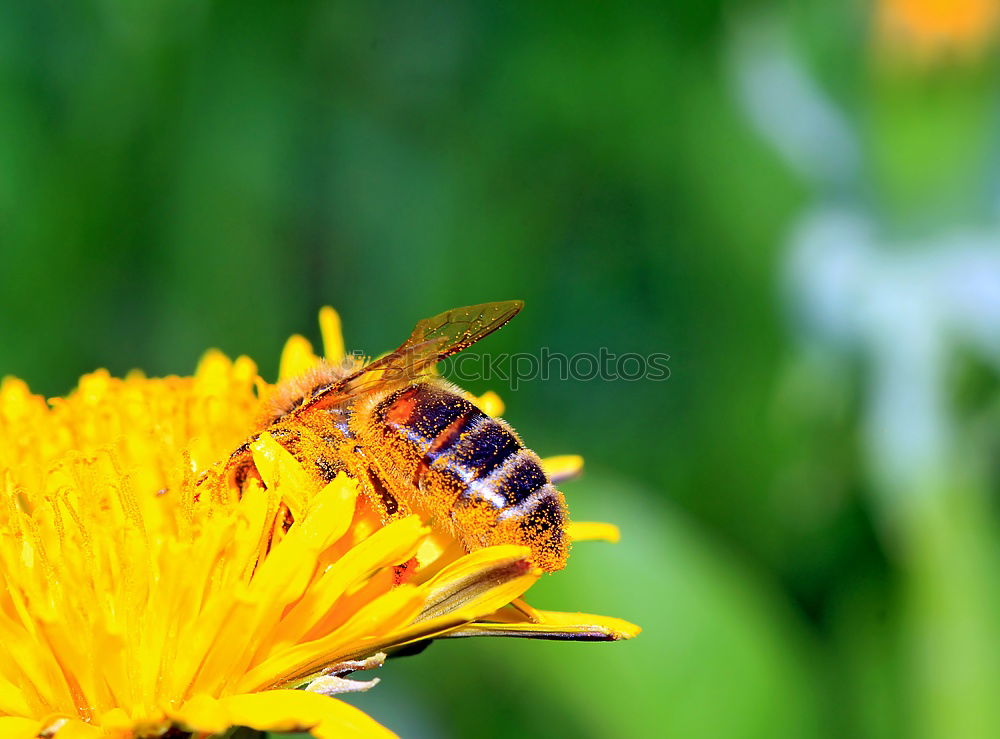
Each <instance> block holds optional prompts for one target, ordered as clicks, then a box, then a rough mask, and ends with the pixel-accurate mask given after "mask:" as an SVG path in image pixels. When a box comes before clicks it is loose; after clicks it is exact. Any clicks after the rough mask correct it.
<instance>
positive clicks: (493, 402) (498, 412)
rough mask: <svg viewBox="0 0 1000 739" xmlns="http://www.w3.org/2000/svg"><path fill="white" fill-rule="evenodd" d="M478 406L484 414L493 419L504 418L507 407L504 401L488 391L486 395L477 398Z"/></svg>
mask: <svg viewBox="0 0 1000 739" xmlns="http://www.w3.org/2000/svg"><path fill="white" fill-rule="evenodd" d="M476 405H478V406H479V409H480V410H481V411H482V412H483V413H485V414H486V415H487V416H492V417H493V418H496V417H497V416H502V415H503V411H504V407H505V406H504V404H503V399H502V398H501V397H500V396H499V395H497V394H496V393H495V392H493V391H492V390H487V391H486V392H485V393H483V394H482V395H480V396H479V397H478V398H476Z"/></svg>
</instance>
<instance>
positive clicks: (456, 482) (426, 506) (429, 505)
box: [225, 301, 568, 572]
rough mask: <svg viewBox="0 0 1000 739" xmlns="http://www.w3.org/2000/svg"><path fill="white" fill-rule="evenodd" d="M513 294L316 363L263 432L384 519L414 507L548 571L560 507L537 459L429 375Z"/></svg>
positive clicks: (490, 323)
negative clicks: (370, 349) (516, 551)
mask: <svg viewBox="0 0 1000 739" xmlns="http://www.w3.org/2000/svg"><path fill="white" fill-rule="evenodd" d="M520 309H521V303H520V302H519V301H508V302H500V303H487V304H484V305H478V306H470V307H467V308H458V309H455V310H452V311H448V312H446V313H442V314H440V315H438V316H434V317H433V318H428V319H425V320H423V321H420V322H419V323H418V324H417V326H416V327H415V328H414V330H413V333H412V334H411V335H410V338H409V339H408V340H407V341H406V342H405V343H404V344H403V345H402V346H400V347H399V348H398V349H397V350H396V351H394V352H392V353H390V354H388V355H386V356H384V357H381V358H380V359H376V360H375V361H373V362H371V363H370V364H367V365H364V366H361V367H355V366H346V367H331V366H327V365H322V366H320V367H317V368H316V369H314V370H313V371H312V372H311V373H309V374H308V375H306V376H304V377H302V378H296V379H295V380H292V381H290V382H289V383H288V385H287V386H286V387H284V388H279V390H278V391H277V392H276V393H275V395H274V396H273V398H272V400H271V406H270V412H269V413H268V414H266V416H265V418H264V420H263V423H262V426H263V428H262V431H265V430H266V431H267V432H269V433H270V434H271V436H272V437H273V438H274V439H275V441H276V442H277V443H278V444H280V445H281V446H283V447H284V448H285V449H287V450H288V451H289V452H290V453H291V454H292V455H293V456H295V457H296V458H297V459H298V460H299V461H300V462H301V463H302V465H303V467H304V468H305V469H307V470H309V471H312V472H313V473H314V474H315V475H316V476H317V477H318V478H320V479H322V480H324V481H328V480H332V479H333V478H334V477H335V476H336V475H337V474H338V473H340V472H345V473H347V474H348V475H350V476H351V477H353V478H355V479H356V480H357V481H358V483H359V486H360V488H361V490H362V492H363V493H364V495H365V496H366V497H367V499H368V500H369V501H370V502H371V504H372V505H373V506H374V508H375V509H376V510H377V511H378V512H379V514H380V516H381V517H382V519H383V520H384V521H388V520H390V519H393V518H395V517H398V516H402V515H406V514H408V513H418V514H420V515H421V516H422V517H424V518H425V519H426V520H428V521H429V522H430V523H431V525H432V526H434V527H436V528H440V529H443V530H445V531H447V532H448V533H450V534H452V535H453V536H454V537H455V538H457V539H458V540H459V541H460V542H461V543H462V545H463V546H464V547H465V548H466V549H467V550H474V549H478V548H481V547H485V546H491V545H494V544H520V545H523V546H527V547H529V548H530V549H531V552H532V559H533V561H534V562H535V564H536V565H538V566H539V567H541V568H542V569H544V570H546V571H550V572H551V571H554V570H558V569H560V568H562V567H563V566H564V564H565V561H566V555H567V547H568V539H567V536H566V524H567V523H568V520H567V511H566V504H565V501H564V499H563V496H562V494H561V493H560V492H559V491H558V490H556V488H555V487H554V486H553V485H552V483H551V481H550V480H549V477H548V476H547V475H546V473H545V471H544V470H543V468H542V465H541V462H540V460H539V458H538V456H537V455H536V454H535V453H534V452H532V451H531V450H529V449H527V448H525V446H524V445H523V443H522V442H521V440H520V438H519V437H518V436H517V434H516V433H515V432H514V430H513V429H512V428H511V427H510V426H509V425H508V424H507V423H505V422H504V421H502V420H500V419H497V418H492V417H490V416H489V415H487V414H486V413H484V412H483V411H482V410H480V409H479V408H478V407H477V406H476V405H475V403H474V402H473V401H472V400H471V399H470V397H469V396H468V394H466V393H465V392H464V391H462V390H461V389H459V388H458V387H456V386H454V385H452V384H450V383H448V382H446V381H444V380H442V379H440V378H438V377H436V376H433V375H430V374H428V370H429V369H430V368H431V367H432V366H433V364H434V363H435V362H437V361H439V360H440V359H442V358H444V357H446V356H449V355H451V354H454V353H456V352H459V351H461V350H463V349H465V348H466V347H468V346H470V345H471V344H473V343H475V342H476V341H478V340H480V339H482V338H483V337H485V336H487V335H488V334H490V333H492V332H493V331H495V330H496V329H498V328H500V327H501V326H503V325H504V324H505V323H507V321H509V320H510V319H511V318H513V317H514V315H516V314H517V312H518V311H519V310H520ZM255 438H256V436H255V437H253V438H251V439H250V440H249V441H248V442H247V443H245V444H243V445H242V446H241V447H239V448H238V449H237V450H236V451H235V452H233V454H232V455H231V456H230V458H229V461H228V462H227V463H226V467H225V474H226V475H228V476H229V479H230V481H231V482H232V483H233V484H234V485H236V486H237V487H240V486H242V484H243V483H244V481H245V480H246V478H247V477H248V476H250V475H255V474H256V468H255V466H254V462H253V457H252V454H251V452H250V444H251V443H252V442H253V440H254V439H255Z"/></svg>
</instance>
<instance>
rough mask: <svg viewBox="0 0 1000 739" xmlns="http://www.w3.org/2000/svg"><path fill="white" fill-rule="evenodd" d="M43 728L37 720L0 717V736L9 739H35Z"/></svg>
mask: <svg viewBox="0 0 1000 739" xmlns="http://www.w3.org/2000/svg"><path fill="white" fill-rule="evenodd" d="M43 728H44V726H43V725H42V723H41V722H40V721H38V720H37V719H28V718H18V717H17V716H3V717H0V736H4V737H9V739H35V738H36V737H37V736H38V732H39V731H41V730H42V729H43Z"/></svg>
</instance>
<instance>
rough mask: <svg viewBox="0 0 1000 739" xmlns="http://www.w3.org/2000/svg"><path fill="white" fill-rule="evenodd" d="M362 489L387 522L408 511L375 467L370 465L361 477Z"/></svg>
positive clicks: (384, 521)
mask: <svg viewBox="0 0 1000 739" xmlns="http://www.w3.org/2000/svg"><path fill="white" fill-rule="evenodd" d="M360 482H361V488H362V491H363V492H364V493H365V495H366V496H367V497H368V500H369V501H370V502H371V504H372V506H373V507H374V508H375V510H377V511H378V513H379V516H380V517H381V518H382V522H383V523H386V522H388V521H391V520H392V519H394V518H400V517H402V516H404V515H406V514H407V513H408V511H406V510H405V509H404V507H403V506H402V505H400V502H399V499H398V498H396V496H395V495H393V494H392V493H391V492H390V491H389V488H388V486H387V485H386V484H385V482H384V481H383V480H382V477H381V475H379V473H378V471H377V470H376V469H375V468H374V467H369V468H368V469H367V470H366V471H365V474H364V475H363V476H361V479H360Z"/></svg>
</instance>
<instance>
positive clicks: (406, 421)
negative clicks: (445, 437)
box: [377, 385, 479, 454]
mask: <svg viewBox="0 0 1000 739" xmlns="http://www.w3.org/2000/svg"><path fill="white" fill-rule="evenodd" d="M470 411H476V412H479V409H477V408H476V407H475V406H474V405H472V403H470V402H469V401H467V400H466V399H465V398H463V397H461V396H459V395H456V394H455V393H451V392H448V391H446V390H441V389H438V388H436V387H432V386H430V385H411V386H410V387H408V388H406V389H405V390H402V391H400V392H397V393H393V394H392V395H390V396H389V397H388V398H386V399H385V400H383V401H382V402H381V403H380V404H379V407H378V409H377V412H378V414H379V416H380V417H381V418H382V419H383V420H384V421H385V422H386V423H387V424H388V425H389V426H392V427H394V428H396V429H399V430H402V431H403V432H404V433H405V435H406V436H407V437H408V438H409V439H410V441H412V442H413V443H414V444H415V445H416V447H417V450H418V451H419V452H420V454H426V453H427V452H428V451H429V450H430V448H431V446H432V445H433V444H434V442H435V440H436V439H437V438H438V436H439V435H441V433H442V432H444V431H445V430H446V429H448V428H449V427H451V426H452V424H455V423H456V422H458V421H459V420H460V419H461V418H462V416H464V415H465V414H467V413H469V412H470Z"/></svg>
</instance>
